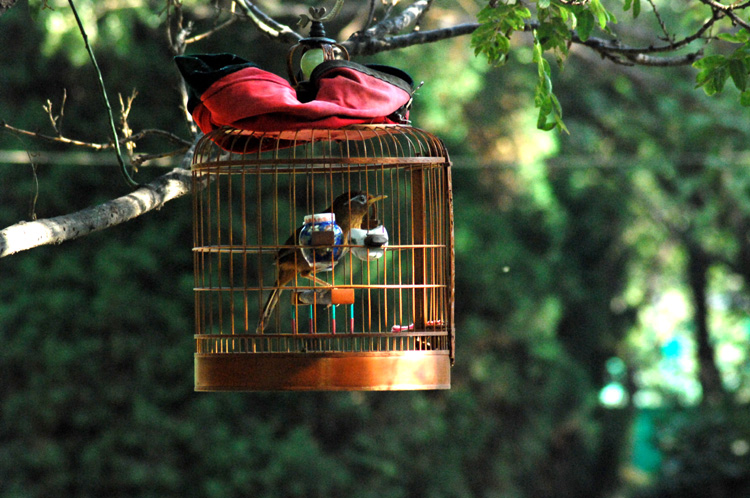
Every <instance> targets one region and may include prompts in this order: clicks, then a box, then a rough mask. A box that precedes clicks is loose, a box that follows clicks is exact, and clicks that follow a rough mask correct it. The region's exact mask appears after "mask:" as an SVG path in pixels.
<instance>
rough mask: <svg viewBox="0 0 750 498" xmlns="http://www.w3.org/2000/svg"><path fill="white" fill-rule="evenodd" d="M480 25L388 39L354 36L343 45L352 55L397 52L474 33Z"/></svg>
mask: <svg viewBox="0 0 750 498" xmlns="http://www.w3.org/2000/svg"><path fill="white" fill-rule="evenodd" d="M478 27H479V24H477V23H467V24H458V25H456V26H451V27H450V28H440V29H432V30H428V31H414V32H412V33H409V34H406V35H397V36H391V37H387V38H372V37H364V36H362V35H361V34H360V35H359V36H356V35H355V36H353V37H352V38H350V39H348V40H347V41H345V42H343V43H342V44H341V45H343V46H344V48H346V50H347V51H348V52H349V54H350V55H373V54H377V53H379V52H386V51H388V50H395V49H398V48H405V47H411V46H412V45H420V44H423V43H433V42H436V41H440V40H445V39H447V38H455V37H457V36H464V35H469V34H471V33H473V32H474V31H475V30H476V29H477V28H478Z"/></svg>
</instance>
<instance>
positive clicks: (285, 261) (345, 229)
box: [256, 190, 388, 334]
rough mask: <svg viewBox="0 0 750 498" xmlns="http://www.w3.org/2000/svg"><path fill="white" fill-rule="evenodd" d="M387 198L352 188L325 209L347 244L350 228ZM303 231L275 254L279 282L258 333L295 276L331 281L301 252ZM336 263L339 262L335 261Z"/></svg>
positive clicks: (260, 321) (318, 280)
mask: <svg viewBox="0 0 750 498" xmlns="http://www.w3.org/2000/svg"><path fill="white" fill-rule="evenodd" d="M387 197H388V196H386V195H377V196H372V195H370V194H368V193H367V192H362V191H360V190H350V191H348V192H344V193H343V194H341V195H339V196H338V197H336V198H335V199H334V200H333V203H332V204H331V206H330V207H328V208H327V209H325V210H324V211H323V212H324V213H333V214H334V216H335V217H336V224H338V225H339V227H340V228H341V231H342V240H343V241H344V244H348V243H349V234H350V232H351V230H352V229H353V228H361V227H362V222H363V220H364V218H365V216H366V215H367V213H368V211H369V209H370V206H372V205H373V204H374V203H376V202H378V201H380V200H383V199H385V198H387ZM301 231H302V227H299V228H297V230H296V231H295V232H294V233H293V234H292V235H290V236H289V238H288V239H287V240H286V242H285V243H284V245H285V246H287V247H282V248H281V249H279V250H278V252H277V253H276V260H275V264H276V281H275V282H274V284H273V289H272V290H271V294H269V296H268V299H267V300H266V304H265V306H263V312H262V313H261V316H260V320H259V322H258V327H257V329H256V333H259V334H260V333H263V331H264V330H265V328H266V326H267V325H268V322H269V321H270V318H271V314H272V313H273V311H274V309H275V308H276V305H277V304H278V302H279V298H280V297H281V292H282V290H283V287H284V286H286V285H288V284H289V283H290V282H292V281H294V279H295V276H297V275H299V276H300V277H302V278H306V279H308V280H313V281H315V282H317V283H319V284H321V285H325V286H328V285H329V284H328V282H326V281H324V280H321V279H319V278H318V277H316V276H315V272H316V270H315V268H313V267H312V266H310V264H309V263H308V262H307V260H305V258H304V256H303V255H302V251H301V249H300V247H299V246H298V242H297V241H298V240H299V234H300V232H301ZM291 246H298V247H291ZM339 259H340V257H339ZM337 261H338V260H337ZM335 264H336V262H334V265H335Z"/></svg>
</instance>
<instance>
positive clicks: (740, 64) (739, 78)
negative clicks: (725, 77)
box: [729, 59, 747, 92]
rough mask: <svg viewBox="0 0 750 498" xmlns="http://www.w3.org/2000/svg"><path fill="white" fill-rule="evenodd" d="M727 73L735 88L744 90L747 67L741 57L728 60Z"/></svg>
mask: <svg viewBox="0 0 750 498" xmlns="http://www.w3.org/2000/svg"><path fill="white" fill-rule="evenodd" d="M729 74H730V75H731V76H732V81H733V82H734V86H736V87H737V90H739V91H741V92H744V91H745V89H746V88H747V67H746V66H745V62H744V61H743V60H742V59H730V60H729Z"/></svg>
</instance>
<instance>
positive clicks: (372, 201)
mask: <svg viewBox="0 0 750 498" xmlns="http://www.w3.org/2000/svg"><path fill="white" fill-rule="evenodd" d="M387 198H388V196H387V195H378V196H375V197H370V198H369V199H367V205H368V206H371V205H373V204H375V203H376V202H378V201H382V200H383V199H387Z"/></svg>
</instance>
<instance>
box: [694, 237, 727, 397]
mask: <svg viewBox="0 0 750 498" xmlns="http://www.w3.org/2000/svg"><path fill="white" fill-rule="evenodd" d="M709 266H710V259H709V257H708V255H706V253H705V252H704V251H703V250H702V249H701V248H700V247H698V246H697V245H695V244H688V279H689V282H690V289H691V291H692V297H693V310H694V314H693V321H694V323H695V342H696V344H697V346H698V369H699V371H698V379H699V381H700V384H701V388H702V390H703V400H702V403H703V404H710V405H713V404H717V403H718V402H720V401H721V399H722V398H723V396H724V389H723V387H722V383H721V373H720V372H719V368H718V367H717V365H716V352H715V351H714V347H713V345H712V344H711V338H710V334H709V330H708V305H707V299H706V294H707V287H708V268H709Z"/></svg>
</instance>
